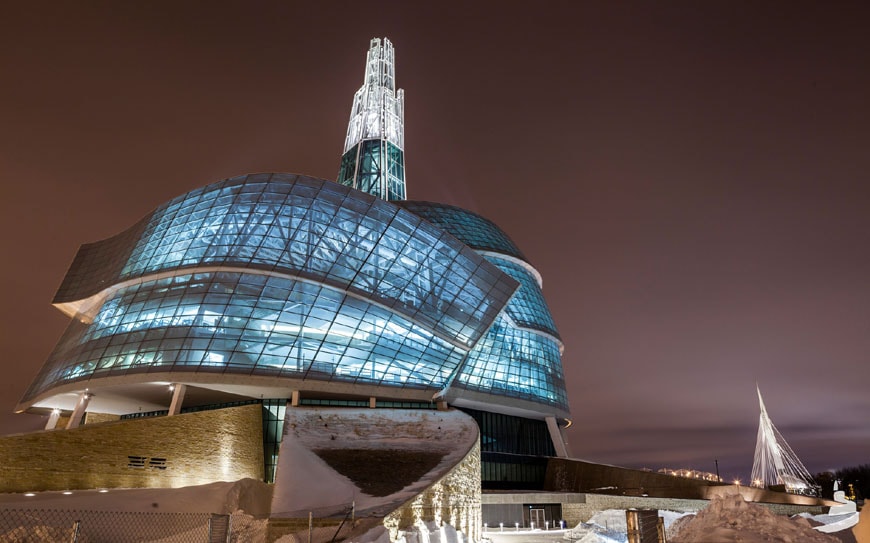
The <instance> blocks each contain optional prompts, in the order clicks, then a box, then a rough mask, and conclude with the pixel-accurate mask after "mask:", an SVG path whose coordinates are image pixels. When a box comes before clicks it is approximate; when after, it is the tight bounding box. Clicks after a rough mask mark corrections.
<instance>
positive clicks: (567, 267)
mask: <svg viewBox="0 0 870 543" xmlns="http://www.w3.org/2000/svg"><path fill="white" fill-rule="evenodd" d="M32 4H36V3H33V2H5V3H3V4H2V7H0V11H2V13H0V183H2V185H0V186H2V195H0V196H2V198H0V205H2V213H0V221H2V222H0V227H2V232H3V234H2V238H0V239H2V254H3V255H4V256H3V266H2V271H0V273H2V277H0V279H2V280H0V285H2V287H0V288H2V289H3V292H4V297H3V300H4V306H5V309H4V311H3V312H2V327H0V330H2V343H0V368H2V371H3V376H4V377H3V379H2V385H0V392H2V396H0V397H2V398H3V400H2V402H0V431H2V432H7V433H8V432H11V431H18V430H21V429H24V428H27V427H31V426H33V425H34V424H36V425H39V422H40V421H39V420H35V421H34V420H33V419H32V418H31V417H27V416H12V415H4V414H3V413H2V412H7V413H8V412H11V410H12V407H13V406H14V404H15V403H16V401H17V400H18V399H19V398H20V396H21V395H22V393H23V391H24V389H25V388H26V387H27V385H28V384H29V382H30V380H31V379H32V378H33V377H34V375H35V374H36V372H37V371H38V369H39V368H40V366H41V364H42V363H43V361H44V360H45V358H46V357H47V355H48V354H49V352H50V350H51V349H52V347H53V345H54V343H55V341H56V340H57V339H58V338H59V337H60V335H61V333H62V331H63V329H64V327H65V325H66V319H65V318H64V317H63V316H62V315H61V313H60V312H59V311H57V310H55V309H53V308H52V307H51V306H50V301H51V298H52V296H53V294H54V291H55V289H56V288H57V286H58V285H59V284H60V281H61V279H62V278H63V275H64V273H65V271H66V269H67V266H68V265H69V263H70V262H71V260H72V257H73V255H74V254H75V251H76V250H77V248H78V246H79V245H80V244H82V243H86V242H91V241H95V240H98V239H102V238H105V237H109V236H112V235H114V234H116V233H118V232H120V231H121V230H123V229H125V228H126V227H128V226H130V225H131V224H133V223H134V222H135V221H136V220H138V219H139V218H140V217H142V216H143V215H145V214H146V213H147V212H149V211H150V210H151V209H153V208H154V207H156V206H157V205H159V204H161V203H163V202H165V201H166V200H168V199H170V198H172V197H174V196H177V195H180V194H182V193H184V192H186V191H189V190H191V189H193V188H195V187H198V186H201V185H204V184H207V183H210V182H214V181H217V180H220V179H223V178H226V177H230V176H233V175H236V174H240V173H245V172H254V171H289V172H297V173H304V174H308V175H313V176H316V177H322V178H334V176H335V174H336V173H337V170H338V158H339V154H340V153H341V149H342V144H343V139H344V132H345V128H346V123H347V118H348V114H349V111H350V104H351V99H352V96H353V93H354V91H356V89H357V88H358V87H359V85H360V84H361V82H362V76H363V62H364V58H365V52H366V49H367V47H368V41H369V39H370V38H372V37H375V36H388V37H389V38H390V39H391V40H392V41H393V43H394V44H395V46H396V48H397V69H398V73H397V80H398V84H399V86H400V87H403V88H404V89H405V90H406V125H407V130H406V142H407V146H406V160H407V169H408V191H409V195H410V197H411V198H413V199H424V200H434V201H440V202H447V203H451V204H455V205H459V206H462V207H466V208H468V209H471V210H474V211H476V212H478V213H481V214H483V215H485V216H487V217H489V218H490V219H492V220H494V221H495V222H497V223H498V224H500V225H501V226H502V227H503V228H504V229H505V230H506V231H507V232H508V233H509V234H510V235H511V236H512V237H513V238H514V240H515V241H516V242H517V243H518V245H519V246H520V247H521V248H522V249H523V251H524V252H525V253H526V255H527V256H528V257H529V258H530V260H531V261H532V263H533V264H534V265H535V266H536V267H537V268H538V269H539V270H540V271H541V273H542V274H543V277H544V293H545V295H546V296H547V298H548V300H549V302H550V305H551V308H552V311H553V313H554V316H555V319H556V323H557V325H558V326H559V328H560V331H561V334H562V337H563V339H564V341H565V344H566V352H565V357H564V365H565V372H566V375H567V380H568V384H569V397H570V400H571V408H572V412H573V416H574V421H575V425H574V427H573V428H572V430H571V431H570V434H569V435H570V441H571V443H570V444H571V447H572V449H573V453H574V455H575V456H577V457H580V458H585V459H588V460H593V461H600V462H607V463H612V464H619V465H627V466H634V467H641V466H647V467H651V468H658V467H661V466H668V467H692V468H697V469H705V470H710V471H712V470H713V469H714V464H713V460H714V459H715V458H718V459H719V462H720V467H721V468H722V472H723V475H727V476H731V475H733V476H740V477H743V478H746V477H748V475H749V470H750V468H751V464H752V453H753V447H754V444H755V432H756V425H757V417H758V407H757V403H756V399H755V383H756V381H758V382H759V383H760V385H761V388H762V392H763V393H764V394H765V400H766V403H767V407H768V410H769V412H770V414H771V417H772V418H773V420H774V422H775V423H776V424H777V426H778V428H779V430H780V431H781V432H782V433H783V434H784V435H785V437H786V438H787V439H788V440H789V443H790V444H791V446H792V448H793V449H794V450H795V452H796V453H797V454H798V456H800V457H801V458H802V459H803V460H804V462H805V463H806V464H807V467H808V468H809V469H810V470H811V471H813V472H816V471H820V470H823V469H828V468H836V467H843V466H848V465H855V464H859V463H868V462H870V394H868V383H870V364H868V353H870V254H868V247H870V243H868V242H870V239H868V237H870V235H868V232H870V185H868V175H867V172H868V171H870V151H868V143H870V128H868V126H870V106H868V97H870V45H868V37H867V28H870V8H868V4H866V3H854V4H850V3H839V2H837V3H822V2H818V3H807V2H763V3H761V2H754V1H753V2H735V1H727V2H712V1H710V2H694V1H692V2H654V3H653V2H646V3H631V2H610V1H601V2H577V3H575V2H571V3H569V2H563V3H555V2H553V3H550V2H537V3H534V2H524V3H522V4H519V3H518V4H516V5H512V4H511V3H508V2H487V3H483V2H481V3H472V4H473V5H472V6H466V5H465V3H455V4H454V3H445V2H430V3H427V4H426V5H427V6H428V7H425V8H423V7H414V8H410V7H408V4H413V3H409V2H401V3H396V4H392V3H390V2H377V3H371V2H354V3H350V2H348V3H341V2H314V3H305V4H297V3H293V2H239V3H237V4H229V5H228V4H227V3H220V4H221V5H220V6H217V5H215V4H218V3H216V2H202V3H191V2H147V3H146V2H104V3H100V2H57V3H48V2H43V3H39V4H38V5H37V6H36V7H34V6H33V5H32Z"/></svg>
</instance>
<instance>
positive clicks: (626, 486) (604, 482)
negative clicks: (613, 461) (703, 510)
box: [544, 458, 831, 507]
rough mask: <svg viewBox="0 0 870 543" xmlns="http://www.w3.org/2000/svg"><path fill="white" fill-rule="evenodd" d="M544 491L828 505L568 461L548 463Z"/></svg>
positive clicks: (809, 499) (782, 494)
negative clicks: (739, 498)
mask: <svg viewBox="0 0 870 543" xmlns="http://www.w3.org/2000/svg"><path fill="white" fill-rule="evenodd" d="M544 489H545V490H548V491H552V492H580V493H584V492H585V493H590V494H611V495H616V496H638V497H650V498H680V499H688V500H709V499H710V498H712V497H714V496H717V495H721V494H733V493H734V492H736V491H739V492H740V494H741V495H742V496H743V499H744V500H746V501H751V502H764V503H771V504H785V505H805V506H810V507H814V506H823V505H831V503H829V502H825V501H824V500H820V499H818V498H813V497H811V496H800V495H796V494H786V493H785V492H774V491H771V490H766V489H763V488H753V487H748V486H737V485H733V484H722V483H715V482H711V481H704V480H701V479H690V478H687V477H676V476H673V475H665V474H663V473H653V472H650V471H642V470H637V469H628V468H621V467H617V466H608V465H604V464H593V463H591V462H583V461H581V460H572V459H567V458H550V459H549V460H548V462H547V475H546V481H545V483H544Z"/></svg>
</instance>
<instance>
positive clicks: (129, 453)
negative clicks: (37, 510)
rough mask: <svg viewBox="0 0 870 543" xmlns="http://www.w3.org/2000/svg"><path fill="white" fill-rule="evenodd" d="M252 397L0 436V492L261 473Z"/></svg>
mask: <svg viewBox="0 0 870 543" xmlns="http://www.w3.org/2000/svg"><path fill="white" fill-rule="evenodd" d="M261 410H262V407H261V406H260V405H258V404H255V405H246V406H241V407H233V408H227V409H217V410H213V411H200V412H196V413H188V414H184V415H177V416H174V417H154V418H143V419H132V420H123V421H117V422H104V423H98V424H87V425H84V426H80V427H79V428H76V429H73V430H50V431H42V432H34V433H30V434H17V435H11V436H3V437H0V492H28V491H46V490H78V489H90V488H171V487H180V486H188V485H200V484H206V483H212V482H215V481H235V480H238V479H242V478H245V477H250V478H254V479H262V478H263V476H264V474H263V423H262V412H261Z"/></svg>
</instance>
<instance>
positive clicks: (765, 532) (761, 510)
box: [668, 494, 840, 543]
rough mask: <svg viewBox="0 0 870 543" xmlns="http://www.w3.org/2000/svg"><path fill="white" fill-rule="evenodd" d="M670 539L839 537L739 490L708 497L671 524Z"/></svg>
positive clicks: (745, 542) (749, 541) (720, 542)
mask: <svg viewBox="0 0 870 543" xmlns="http://www.w3.org/2000/svg"><path fill="white" fill-rule="evenodd" d="M668 541H669V542H671V543H695V542H697V541H704V542H705V543H724V542H732V541H741V542H742V543H772V542H778V543H797V542H800V543H839V541H840V540H839V539H837V538H836V537H832V536H829V535H825V534H822V533H820V532H818V531H816V530H813V528H812V526H810V523H809V522H808V521H807V520H806V519H804V518H800V517H798V518H796V519H794V520H793V519H790V518H788V517H784V516H780V515H775V514H773V513H772V512H770V510H768V509H767V508H765V507H762V506H760V505H756V504H753V503H747V502H745V501H744V500H743V497H742V496H740V495H739V494H732V495H727V496H721V497H717V498H714V499H712V500H710V505H709V506H707V508H706V509H704V510H703V511H701V512H700V513H698V514H697V515H695V516H691V517H685V518H684V519H681V520H678V521H677V522H675V523H674V524H673V526H671V530H670V531H669V533H668Z"/></svg>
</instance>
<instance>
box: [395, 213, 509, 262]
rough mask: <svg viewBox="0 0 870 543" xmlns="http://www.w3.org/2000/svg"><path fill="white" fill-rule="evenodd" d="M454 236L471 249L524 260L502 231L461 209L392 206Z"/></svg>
mask: <svg viewBox="0 0 870 543" xmlns="http://www.w3.org/2000/svg"><path fill="white" fill-rule="evenodd" d="M395 204H396V205H399V206H402V207H403V208H405V209H407V210H408V211H410V212H412V213H414V214H416V215H419V216H421V217H423V218H424V219H426V220H427V221H429V222H431V223H432V224H434V225H436V226H438V227H440V228H443V229H444V230H446V231H448V232H450V233H451V234H452V235H454V236H456V237H457V238H459V239H460V240H462V242H463V243H465V244H466V245H468V246H469V247H471V248H472V249H478V250H482V251H495V252H497V253H502V254H506V255H510V256H513V257H516V258H519V259H520V260H526V257H524V256H523V253H521V252H520V250H519V248H518V247H517V246H516V244H514V242H513V241H511V239H510V238H509V237H508V236H507V234H505V233H504V232H503V231H502V229H501V228H499V227H498V226H496V225H495V223H493V222H492V221H490V220H489V219H487V218H484V217H481V216H480V215H478V214H477V213H472V212H471V211H468V210H467V209H462V208H461V207H456V206H451V205H447V204H436V203H432V202H417V201H410V200H409V201H405V202H395Z"/></svg>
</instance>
